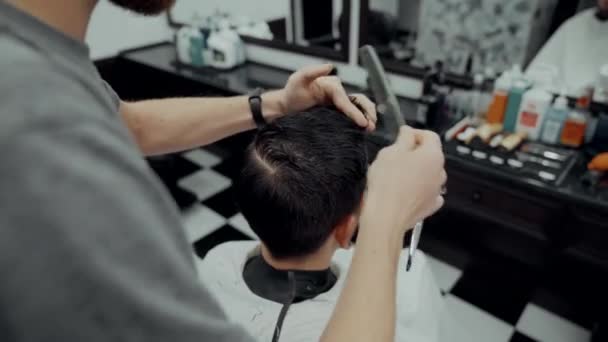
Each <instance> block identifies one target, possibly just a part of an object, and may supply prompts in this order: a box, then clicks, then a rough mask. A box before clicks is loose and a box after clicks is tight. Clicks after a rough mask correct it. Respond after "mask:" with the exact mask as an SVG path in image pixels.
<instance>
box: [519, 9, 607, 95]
mask: <svg viewBox="0 0 608 342" xmlns="http://www.w3.org/2000/svg"><path fill="white" fill-rule="evenodd" d="M596 10H597V9H596V8H591V9H588V10H585V11H582V12H581V13H579V14H577V15H575V16H574V17H572V18H570V19H568V20H567V21H566V22H565V23H563V24H562V26H560V28H559V29H558V30H557V31H556V32H555V33H554V34H553V36H552V37H551V38H550V39H549V40H548V41H547V43H546V44H545V46H543V48H542V49H541V50H540V52H539V53H538V54H537V55H536V57H535V58H534V60H533V61H532V63H531V64H530V66H529V67H528V69H527V71H528V72H529V71H530V70H533V69H534V68H535V67H539V66H543V65H552V66H555V67H557V70H558V75H557V76H558V77H559V80H560V81H562V82H564V85H566V87H567V89H568V92H569V93H570V94H572V95H576V94H577V93H578V92H579V91H580V90H581V89H583V88H584V87H585V86H587V85H594V84H595V81H596V80H597V78H598V74H599V71H600V67H601V66H602V65H604V64H608V21H604V22H601V21H599V20H597V19H596V18H595V12H596Z"/></svg>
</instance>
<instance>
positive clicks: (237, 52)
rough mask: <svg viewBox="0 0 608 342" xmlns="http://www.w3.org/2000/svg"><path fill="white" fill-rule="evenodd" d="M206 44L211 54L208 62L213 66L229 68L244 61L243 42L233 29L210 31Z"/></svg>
mask: <svg viewBox="0 0 608 342" xmlns="http://www.w3.org/2000/svg"><path fill="white" fill-rule="evenodd" d="M207 44H208V46H209V50H210V51H211V54H212V56H211V60H210V61H209V64H210V65H211V66H213V67H214V68H218V69H230V68H233V67H235V66H237V65H239V64H242V63H243V62H244V61H245V48H244V45H243V42H242V41H241V38H240V37H239V35H238V34H237V33H236V32H235V31H233V30H229V29H223V30H220V31H215V32H212V33H211V35H210V36H209V39H208V41H207Z"/></svg>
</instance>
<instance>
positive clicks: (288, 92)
mask: <svg viewBox="0 0 608 342" xmlns="http://www.w3.org/2000/svg"><path fill="white" fill-rule="evenodd" d="M333 68H334V66H333V65H331V64H323V65H315V66H310V67H306V68H303V69H300V70H298V71H296V72H295V73H293V74H292V75H291V76H290V77H289V79H288V80H287V84H286V85H285V88H283V89H281V90H280V92H281V98H282V101H283V108H284V109H285V112H286V113H293V112H297V111H301V110H305V109H308V108H310V107H313V106H316V105H329V104H333V105H335V106H336V108H337V109H338V110H340V111H342V112H343V113H344V114H346V115H347V116H348V117H350V118H351V119H352V120H353V121H355V122H356V123H357V124H358V125H359V126H361V127H366V128H367V129H368V130H369V131H372V130H374V129H375V128H376V121H377V116H376V106H375V105H374V103H373V102H372V101H370V99H368V98H367V97H366V96H365V95H362V94H352V95H350V96H349V95H347V94H346V91H345V90H344V87H343V86H342V83H341V82H340V79H339V78H338V77H336V76H328V75H329V73H330V72H331V71H332V69H333ZM349 97H350V98H349ZM351 99H352V100H353V101H351ZM353 102H354V103H356V104H357V105H355V104H353Z"/></svg>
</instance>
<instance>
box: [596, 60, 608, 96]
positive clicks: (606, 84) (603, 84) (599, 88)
mask: <svg viewBox="0 0 608 342" xmlns="http://www.w3.org/2000/svg"><path fill="white" fill-rule="evenodd" d="M593 101H595V102H599V103H603V104H607V105H608V64H605V65H604V66H602V68H601V69H600V74H599V76H598V79H597V84H596V88H595V92H594V94H593Z"/></svg>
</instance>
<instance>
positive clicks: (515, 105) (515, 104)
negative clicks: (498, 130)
mask: <svg viewBox="0 0 608 342" xmlns="http://www.w3.org/2000/svg"><path fill="white" fill-rule="evenodd" d="M527 90H528V83H527V82H526V81H524V80H521V79H520V80H517V81H515V83H514V84H513V87H512V88H511V91H510V92H509V100H508V101H507V110H506V111H505V121H504V123H503V126H504V127H503V129H504V130H505V131H506V132H510V133H513V132H515V127H516V125H517V118H518V116H519V108H520V107H521V101H522V99H523V97H524V94H525V93H526V91H527Z"/></svg>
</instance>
